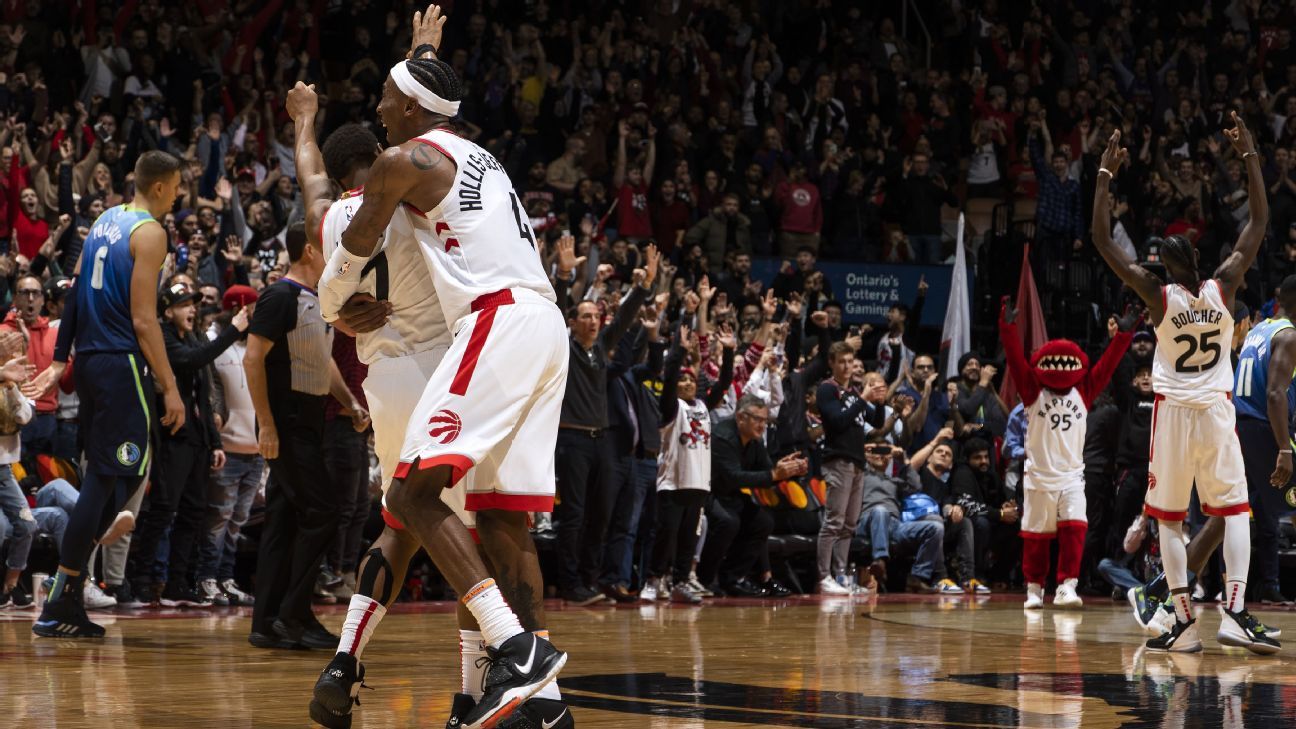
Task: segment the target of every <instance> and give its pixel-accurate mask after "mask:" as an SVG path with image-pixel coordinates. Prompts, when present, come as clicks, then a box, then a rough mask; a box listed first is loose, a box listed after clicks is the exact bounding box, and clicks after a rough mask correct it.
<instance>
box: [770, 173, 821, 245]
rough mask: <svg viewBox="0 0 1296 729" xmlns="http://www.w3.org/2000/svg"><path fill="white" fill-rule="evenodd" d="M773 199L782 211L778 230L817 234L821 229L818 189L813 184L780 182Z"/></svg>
mask: <svg viewBox="0 0 1296 729" xmlns="http://www.w3.org/2000/svg"><path fill="white" fill-rule="evenodd" d="M774 198H775V200H776V201H777V202H778V205H779V209H780V210H782V211H783V213H782V217H781V218H780V219H779V230H781V231H783V232H784V233H818V232H819V229H820V228H821V227H823V206H822V205H821V204H820V201H819V187H818V186H817V185H815V184H814V183H813V182H781V183H779V186H778V187H777V188H776V189H775V190H774Z"/></svg>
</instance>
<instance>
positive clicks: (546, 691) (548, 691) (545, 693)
mask: <svg viewBox="0 0 1296 729" xmlns="http://www.w3.org/2000/svg"><path fill="white" fill-rule="evenodd" d="M534 632H535V634H536V637H537V638H544V639H545V640H549V631H547V630H536V631H534ZM534 698H537V699H551V700H553V701H562V692H561V691H559V690H558V680H557V679H554V680H553V681H550V682H549V683H548V684H547V685H546V686H545V687H544V688H542V689H540V691H539V692H538V693H536V695H535V697H534Z"/></svg>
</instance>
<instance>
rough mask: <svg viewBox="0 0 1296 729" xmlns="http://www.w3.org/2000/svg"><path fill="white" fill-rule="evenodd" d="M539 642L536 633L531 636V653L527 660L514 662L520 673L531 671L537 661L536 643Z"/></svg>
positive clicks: (514, 666)
mask: <svg viewBox="0 0 1296 729" xmlns="http://www.w3.org/2000/svg"><path fill="white" fill-rule="evenodd" d="M538 642H539V641H538V640H536V637H535V636H534V635H533V636H531V655H530V656H528V657H527V662H526V663H514V664H513V668H515V669H517V672H518V673H531V666H532V665H533V664H534V663H535V649H536V643H538Z"/></svg>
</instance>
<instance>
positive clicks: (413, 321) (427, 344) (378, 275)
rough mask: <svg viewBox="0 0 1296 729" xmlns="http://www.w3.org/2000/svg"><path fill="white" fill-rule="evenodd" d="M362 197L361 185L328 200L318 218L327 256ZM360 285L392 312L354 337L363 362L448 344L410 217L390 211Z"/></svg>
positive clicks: (362, 199)
mask: <svg viewBox="0 0 1296 729" xmlns="http://www.w3.org/2000/svg"><path fill="white" fill-rule="evenodd" d="M363 201H364V189H363V188H358V189H355V190H350V191H348V192H346V193H343V195H342V197H341V198H340V199H338V200H336V201H334V203H333V204H332V205H330V206H329V209H328V212H326V213H325V214H324V219H323V220H321V221H320V243H321V246H322V248H323V251H324V258H325V259H326V260H327V259H328V257H329V256H331V255H333V251H334V250H335V249H336V248H337V247H338V246H339V245H341V241H342V233H343V232H344V231H346V229H347V226H349V225H350V224H351V219H352V218H353V217H355V213H356V211H357V210H359V209H360V204H361V203H362V202H363ZM359 291H360V292H362V293H367V294H371V295H372V296H373V297H374V298H375V299H378V300H379V301H387V302H389V303H390V304H391V306H392V313H391V316H390V317H389V318H388V319H387V323H386V324H384V325H383V327H382V328H381V329H378V330H376V331H372V332H365V333H362V334H360V335H359V336H357V337H356V354H357V355H358V356H359V358H360V361H361V362H364V363H365V364H373V363H374V362H375V361H376V360H378V359H381V358H383V357H404V356H407V355H411V354H418V353H419V352H423V351H426V350H429V349H432V348H433V347H436V346H449V344H450V339H451V337H450V330H449V328H448V327H447V326H446V319H445V314H444V313H443V312H442V310H441V302H440V301H439V300H438V299H437V295H436V290H435V289H434V288H433V285H432V276H431V274H430V273H429V272H428V265H427V262H426V260H425V259H424V257H423V252H422V251H421V250H420V247H419V246H418V245H417V241H415V240H413V230H412V228H411V227H410V218H409V217H408V216H406V215H402V214H396V215H393V216H392V219H391V223H389V224H388V226H387V230H386V231H384V232H383V238H382V241H381V242H380V243H379V246H378V251H377V252H376V253H375V254H374V255H373V256H372V257H371V258H370V259H369V262H368V263H366V264H365V267H364V277H363V278H362V280H361V282H360V288H359Z"/></svg>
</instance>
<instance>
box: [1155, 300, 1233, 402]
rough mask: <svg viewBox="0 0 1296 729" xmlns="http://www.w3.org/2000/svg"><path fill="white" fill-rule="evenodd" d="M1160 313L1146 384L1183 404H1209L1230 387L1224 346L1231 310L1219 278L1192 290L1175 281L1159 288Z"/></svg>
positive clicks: (1229, 339)
mask: <svg viewBox="0 0 1296 729" xmlns="http://www.w3.org/2000/svg"><path fill="white" fill-rule="evenodd" d="M1162 298H1163V300H1164V301H1165V316H1163V317H1162V318H1161V323H1160V324H1158V325H1157V327H1156V335H1157V347H1156V353H1155V354H1154V355H1153V358H1152V389H1153V390H1154V391H1155V392H1156V394H1158V395H1160V396H1162V397H1164V398H1166V399H1167V400H1173V401H1175V402H1180V403H1184V404H1188V405H1202V406H1205V405H1210V404H1211V403H1213V402H1215V401H1216V400H1217V399H1218V398H1219V397H1221V396H1222V395H1223V394H1224V393H1227V392H1230V391H1232V390H1233V368H1232V363H1231V362H1230V360H1229V356H1228V349H1229V347H1230V346H1231V345H1232V342H1233V314H1232V313H1231V312H1230V310H1229V307H1228V306H1227V304H1226V303H1225V302H1224V294H1223V292H1222V291H1221V290H1220V285H1219V281H1217V280H1215V279H1210V280H1207V281H1202V282H1201V285H1200V287H1199V288H1198V291H1197V293H1193V292H1192V291H1189V290H1188V289H1187V288H1185V287H1184V286H1181V285H1179V284H1170V285H1167V286H1165V287H1164V288H1163V289H1162Z"/></svg>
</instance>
